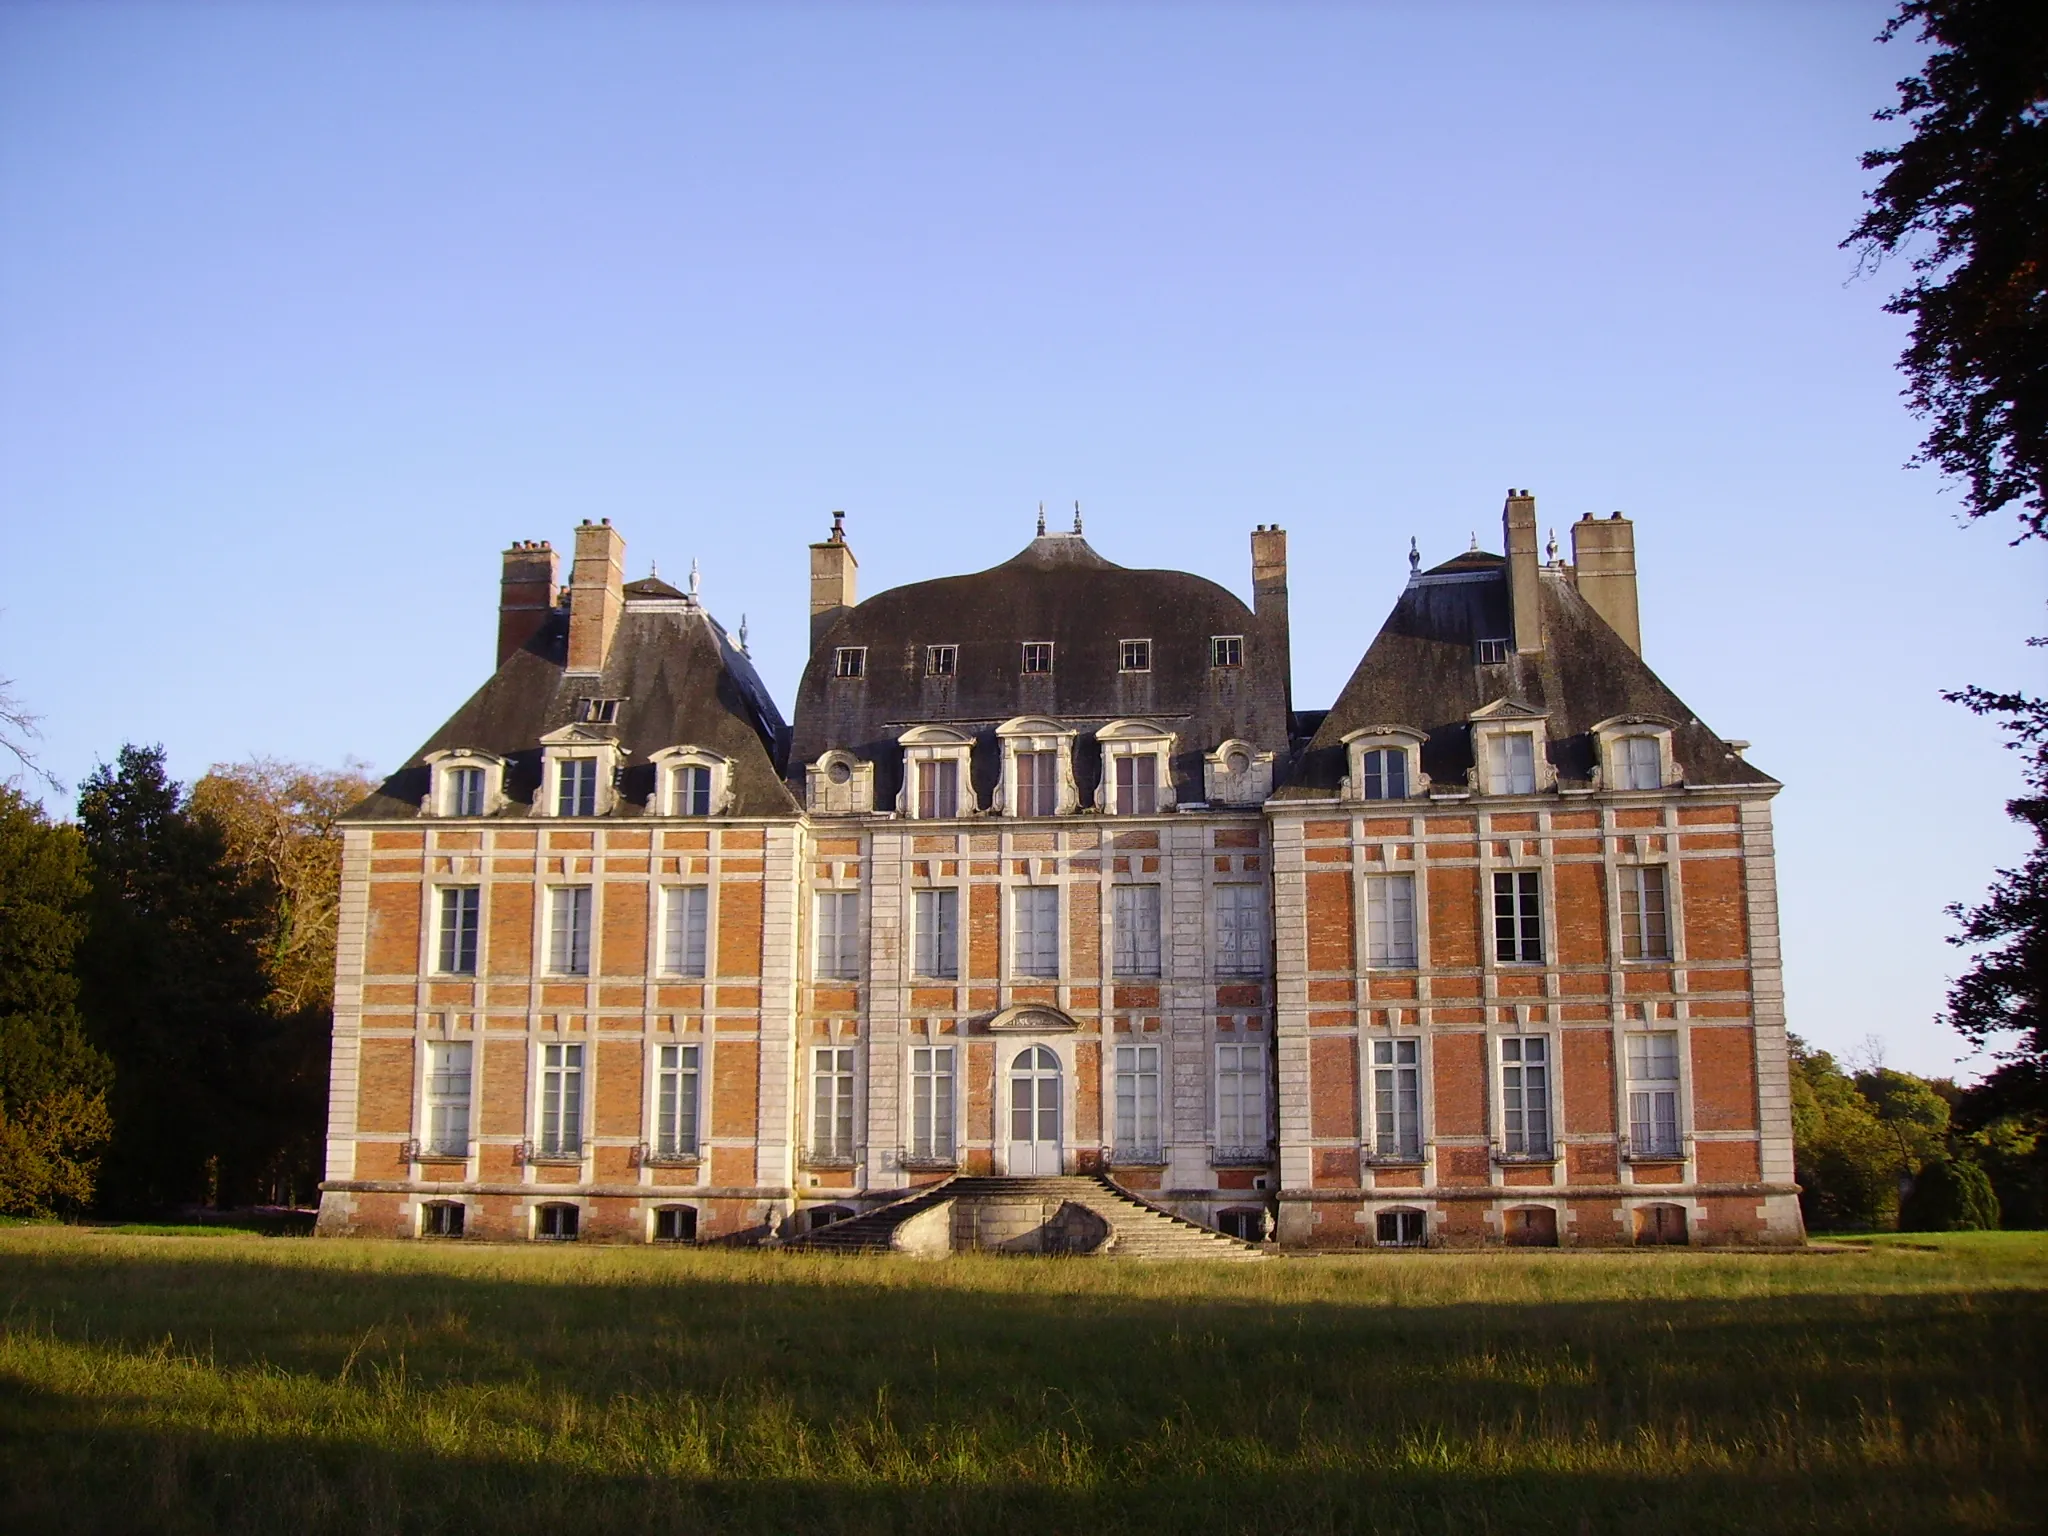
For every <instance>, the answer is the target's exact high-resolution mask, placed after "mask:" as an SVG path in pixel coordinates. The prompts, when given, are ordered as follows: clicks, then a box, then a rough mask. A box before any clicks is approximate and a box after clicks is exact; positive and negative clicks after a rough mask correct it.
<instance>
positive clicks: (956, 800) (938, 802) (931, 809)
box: [917, 757, 960, 821]
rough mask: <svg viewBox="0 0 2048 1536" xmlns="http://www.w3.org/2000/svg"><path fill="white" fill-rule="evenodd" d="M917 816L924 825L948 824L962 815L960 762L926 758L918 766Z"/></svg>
mask: <svg viewBox="0 0 2048 1536" xmlns="http://www.w3.org/2000/svg"><path fill="white" fill-rule="evenodd" d="M917 814H918V819H919V820H921V821H934V820H936V821H944V820H947V819H949V818H951V817H954V816H958V815H959V814H960V761H959V759H958V758H952V757H941V758H926V759H925V760H924V761H923V762H921V763H919V764H918V765H917Z"/></svg>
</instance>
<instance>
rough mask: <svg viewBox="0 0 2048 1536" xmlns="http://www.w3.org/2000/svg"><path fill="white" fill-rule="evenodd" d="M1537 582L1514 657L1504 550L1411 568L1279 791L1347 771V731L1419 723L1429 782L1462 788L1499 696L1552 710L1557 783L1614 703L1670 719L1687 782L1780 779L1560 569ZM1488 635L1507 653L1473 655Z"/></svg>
mask: <svg viewBox="0 0 2048 1536" xmlns="http://www.w3.org/2000/svg"><path fill="white" fill-rule="evenodd" d="M1539 588H1540V591H1541V593H1542V623H1543V649H1542V651H1541V652H1540V653H1538V654H1536V655H1533V656H1521V655H1517V654H1515V652H1514V650H1513V635H1514V624H1513V621H1512V618H1511V615H1510V613H1509V608H1508V583H1507V562H1506V560H1504V559H1503V558H1502V557H1501V556H1499V555H1493V554H1487V553H1485V552H1484V551H1477V550H1474V551H1468V552H1466V553H1465V554H1462V555H1459V556H1458V557H1457V558H1456V559H1454V560H1449V561H1446V562H1445V563H1444V564H1443V565H1440V566H1437V567H1436V568H1435V569H1433V570H1431V571H1429V572H1426V573H1424V574H1423V575H1421V576H1419V577H1414V578H1411V579H1410V581H1409V584H1408V587H1407V589H1406V590H1405V591H1404V592H1402V594H1401V597H1400V600H1399V601H1398V602H1396V603H1395V604H1394V610H1393V612H1392V613H1390V614H1389V615H1388V616H1387V620H1386V622H1385V623H1384V624H1382V625H1381V626H1380V631H1379V634H1378V636H1377V637H1376V638H1375V639H1374V640H1373V643H1372V646H1371V648H1370V649H1369V650H1367V652H1366V653H1365V658H1364V660H1362V661H1360V662H1359V664H1358V669H1357V671H1355V672H1353V673H1352V674H1351V681H1350V682H1348V683H1346V684H1345V685H1344V690H1343V692H1342V693H1341V694H1340V695H1339V696H1338V699H1337V702H1336V704H1335V705H1334V706H1333V707H1332V708H1331V710H1330V712H1329V714H1328V715H1326V716H1325V717H1324V718H1323V720H1322V723H1321V724H1320V725H1319V726H1317V728H1316V732H1315V735H1314V736H1313V738H1311V740H1310V741H1309V744H1308V746H1307V748H1306V749H1305V750H1304V751H1303V752H1302V754H1301V756H1300V757H1299V759H1298V760H1297V761H1296V763H1295V767H1294V771H1293V773H1292V774H1291V775H1290V776H1289V782H1288V783H1287V784H1286V786H1285V787H1283V788H1282V789H1280V790H1279V791H1278V792H1277V795H1276V798H1279V799H1301V798H1309V797H1327V796H1330V795H1333V794H1335V793H1336V792H1337V788H1338V782H1339V780H1341V779H1342V778H1343V776H1344V773H1345V771H1346V764H1345V757H1346V751H1345V747H1344V737H1345V736H1347V735H1348V734H1350V733H1351V732H1353V731H1356V730H1361V729H1364V728H1366V727H1369V726H1376V725H1405V726H1410V727H1412V728H1414V729H1416V730H1419V731H1423V732H1426V733H1427V735H1428V740H1427V742H1426V743H1425V744H1424V745H1423V748H1422V771H1423V772H1424V773H1426V774H1428V775H1429V776H1430V778H1431V780H1432V781H1433V782H1434V783H1435V784H1436V786H1437V787H1439V788H1453V789H1462V788H1464V786H1465V782H1466V771H1467V770H1468V769H1470V768H1471V767H1472V737H1471V731H1470V729H1469V728H1468V725H1467V720H1468V718H1469V717H1470V716H1471V714H1472V713H1473V712H1474V711H1475V710H1478V709H1480V708H1482V707H1483V706H1485V705H1487V704H1490V703H1492V702H1494V701H1495V700H1497V699H1503V698H1505V699H1509V700H1512V701H1514V702H1515V703H1518V704H1523V705H1527V706H1529V707H1531V708H1534V709H1538V710H1545V711H1548V712H1549V721H1548V736H1549V753H1550V759H1551V761H1552V762H1553V763H1554V764H1555V765H1556V768H1557V774H1558V777H1559V778H1560V779H1561V780H1564V781H1567V782H1570V781H1580V782H1583V781H1585V780H1586V779H1587V778H1588V777H1589V776H1590V774H1591V772H1592V768H1593V765H1594V763H1595V761H1596V754H1597V746H1598V743H1597V742H1596V740H1595V739H1594V737H1593V736H1592V734H1591V732H1592V727H1593V726H1595V725H1597V724H1599V723H1600V722H1601V721H1604V720H1609V719H1612V718H1614V717H1615V716H1617V715H1653V716H1660V717H1663V718H1665V719H1668V720H1671V721H1673V722H1675V724H1676V727H1677V728H1676V729H1675V730H1674V731H1673V733H1672V750H1673V755H1674V756H1675V757H1676V758H1677V760H1678V765H1679V768H1680V771H1681V772H1682V774H1683V776H1684V778H1685V781H1686V782H1687V783H1688V784H1716V785H1718V784H1727V785H1756V786H1771V785H1775V784H1776V783H1777V782H1778V781H1777V780H1776V779H1773V778H1772V777H1771V776H1770V775H1769V774H1767V773H1763V772H1761V771H1760V770H1758V769H1756V768H1753V767H1751V766H1750V765H1749V764H1748V763H1747V762H1745V761H1743V759H1742V758H1740V757H1739V756H1737V755H1736V754H1735V753H1734V752H1733V751H1731V750H1730V749H1729V747H1728V746H1727V744H1726V743H1725V742H1724V741H1722V739H1721V738H1720V737H1719V736H1718V735H1717V734H1716V733H1715V732H1713V731H1711V730H1709V729H1708V728H1707V727H1706V726H1705V725H1704V724H1703V723H1701V721H1700V720H1699V719H1698V718H1697V717H1695V716H1694V714H1693V712H1692V711H1691V710H1690V709H1688V708H1687V707H1686V705H1685V702H1684V701H1683V700H1682V699H1680V698H1679V697H1678V695H1677V694H1675V693H1673V692H1672V691H1671V690H1670V689H1669V688H1668V687H1666V686H1665V685H1664V683H1663V681H1662V680H1661V679H1660V678H1659V677H1658V676H1657V674H1656V673H1655V672H1653V671H1651V670H1650V667H1649V665H1648V664H1647V663H1646V662H1645V661H1644V660H1643V659H1642V657H1640V656H1638V655H1637V654H1636V653H1635V652H1634V651H1632V650H1630V649H1629V647H1628V644H1627V643H1626V642H1625V641H1624V640H1623V639H1622V638H1621V636H1619V635H1617V634H1616V633H1615V632H1614V631H1613V629H1611V628H1610V627H1609V626H1608V624H1607V621H1606V620H1605V619H1603V618H1601V617H1600V615H1599V614H1597V613H1595V612H1594V611H1593V609H1592V607H1591V606H1590V605H1589V604H1588V603H1587V602H1586V600H1585V599H1584V598H1583V597H1581V596H1580V595H1579V593H1578V591H1577V589H1576V588H1574V587H1573V586H1572V585H1571V583H1570V581H1569V580H1567V579H1566V577H1565V575H1564V573H1563V572H1562V571H1559V570H1555V569H1552V568H1549V567H1546V568H1544V569H1543V571H1542V574H1541V579H1540V582H1539ZM1488 639H1505V640H1507V641H1508V644H1509V652H1508V656H1509V659H1508V660H1507V661H1505V662H1503V663H1500V664H1497V665H1489V666H1481V665H1480V664H1479V663H1478V660H1477V656H1478V651H1477V644H1476V643H1477V642H1478V641H1480V640H1488Z"/></svg>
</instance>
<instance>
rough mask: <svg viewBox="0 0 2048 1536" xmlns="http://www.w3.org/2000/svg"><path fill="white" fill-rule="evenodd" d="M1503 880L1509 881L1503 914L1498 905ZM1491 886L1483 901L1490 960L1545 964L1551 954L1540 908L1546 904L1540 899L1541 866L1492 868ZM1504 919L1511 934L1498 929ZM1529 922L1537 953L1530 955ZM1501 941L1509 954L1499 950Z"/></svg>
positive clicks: (1515, 963) (1509, 963) (1502, 963)
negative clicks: (1487, 920)
mask: <svg viewBox="0 0 2048 1536" xmlns="http://www.w3.org/2000/svg"><path fill="white" fill-rule="evenodd" d="M1503 880H1505V881H1507V882H1509V884H1508V887H1507V890H1506V894H1507V895H1508V897H1509V901H1508V905H1507V907H1506V909H1505V913H1504V912H1503V908H1502V905H1501V897H1502V895H1503V891H1502V887H1501V882H1502V881H1503ZM1490 885H1491V889H1490V890H1488V891H1487V893H1486V901H1487V913H1488V916H1489V917H1490V918H1491V920H1492V926H1491V938H1490V939H1489V940H1488V942H1489V943H1490V944H1491V945H1492V954H1493V963H1494V964H1495V965H1543V964H1545V963H1546V957H1547V956H1548V955H1549V953H1550V933H1549V930H1548V927H1547V926H1546V924H1545V922H1544V911H1543V909H1544V907H1545V906H1546V905H1547V903H1546V902H1545V901H1544V899H1543V872H1542V871H1541V870H1540V869H1524V868H1520V867H1517V868H1512V869H1496V870H1494V871H1493V879H1492V881H1491V882H1490ZM1503 921H1506V922H1508V923H1509V924H1510V925H1511V933H1510V934H1509V935H1506V936H1504V935H1503V934H1502V932H1501V923H1502V922H1503ZM1532 921H1533V922H1534V925H1535V929H1536V935H1535V949H1536V953H1535V954H1533V955H1531V954H1530V953H1529V952H1528V950H1529V944H1530V938H1529V927H1530V924H1531V922H1532ZM1504 943H1505V944H1507V945H1508V946H1509V947H1510V948H1512V950H1513V953H1512V954H1502V953H1501V947H1502V945H1503V944H1504Z"/></svg>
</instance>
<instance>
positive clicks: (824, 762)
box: [804, 747, 875, 816]
mask: <svg viewBox="0 0 2048 1536" xmlns="http://www.w3.org/2000/svg"><path fill="white" fill-rule="evenodd" d="M804 787H805V797H804V798H805V800H806V802H807V803H808V804H809V805H810V808H811V809H812V810H813V811H815V812H816V813H817V814H818V815H820V816H854V815H859V814H861V813H862V812H866V811H872V810H873V809H874V808H875V765H874V764H873V763H864V762H862V761H861V760H860V759H859V758H858V757H855V756H854V755H853V754H852V753H851V752H847V751H844V750H842V749H840V748H837V747H835V748H834V749H833V750H832V751H830V752H827V753H826V754H825V755H824V756H823V757H820V758H819V759H818V760H817V761H816V762H815V763H812V764H811V765H810V767H808V768H806V769H805V770H804Z"/></svg>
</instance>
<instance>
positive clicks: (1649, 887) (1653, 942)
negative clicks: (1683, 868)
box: [1621, 864, 1671, 960]
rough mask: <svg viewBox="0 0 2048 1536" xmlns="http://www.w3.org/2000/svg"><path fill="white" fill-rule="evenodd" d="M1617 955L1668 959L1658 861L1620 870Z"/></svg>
mask: <svg viewBox="0 0 2048 1536" xmlns="http://www.w3.org/2000/svg"><path fill="white" fill-rule="evenodd" d="M1621 957H1622V959H1624V960H1669V959H1670V958H1671V924H1670V919H1669V918H1668V917H1667V915H1666V912H1665V903H1664V867H1663V866H1662V865H1661V864H1642V865H1637V866H1635V867H1633V868H1630V869H1624V870H1623V871H1622V872H1621Z"/></svg>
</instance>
